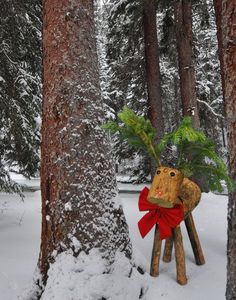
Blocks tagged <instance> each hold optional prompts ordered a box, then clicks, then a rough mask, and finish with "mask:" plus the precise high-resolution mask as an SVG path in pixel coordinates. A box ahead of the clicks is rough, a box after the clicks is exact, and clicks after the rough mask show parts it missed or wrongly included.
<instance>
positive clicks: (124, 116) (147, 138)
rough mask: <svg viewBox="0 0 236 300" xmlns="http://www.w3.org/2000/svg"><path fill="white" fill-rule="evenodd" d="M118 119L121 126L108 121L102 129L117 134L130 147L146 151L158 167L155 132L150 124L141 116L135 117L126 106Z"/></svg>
mask: <svg viewBox="0 0 236 300" xmlns="http://www.w3.org/2000/svg"><path fill="white" fill-rule="evenodd" d="M118 117H119V119H120V120H121V121H122V122H123V126H120V125H118V124H117V123H115V122H114V121H109V122H107V123H106V124H105V125H103V126H102V127H103V128H104V129H109V130H111V131H112V132H113V133H118V134H119V136H120V138H121V139H124V140H127V141H128V143H129V144H130V145H131V146H134V147H136V148H141V149H143V150H145V151H147V152H148V153H149V155H150V156H151V157H153V158H154V159H155V161H156V163H157V165H158V166H160V165H161V163H160V159H159V156H158V155H157V154H156V152H155V149H154V144H153V143H154V137H155V132H156V130H155V129H154V127H153V126H152V124H151V122H150V121H149V120H147V119H145V118H144V117H143V116H137V115H136V114H135V113H134V112H133V111H132V110H131V109H129V108H128V107H127V106H125V107H124V108H123V110H122V111H121V112H120V113H119V114H118Z"/></svg>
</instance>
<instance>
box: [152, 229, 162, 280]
mask: <svg viewBox="0 0 236 300" xmlns="http://www.w3.org/2000/svg"><path fill="white" fill-rule="evenodd" d="M161 244H162V241H161V239H160V232H159V229H158V225H156V229H155V236H154V242H153V249H152V260H151V270H150V275H151V276H153V277H157V276H158V275H159V263H160V256H161Z"/></svg>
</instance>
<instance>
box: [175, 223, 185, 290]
mask: <svg viewBox="0 0 236 300" xmlns="http://www.w3.org/2000/svg"><path fill="white" fill-rule="evenodd" d="M173 239H174V245H175V260H176V271H177V282H178V283H179V284H181V285H184V284H186V283H187V281H188V280H187V276H186V266H185V254H184V247H183V238H182V234H181V229H180V226H177V227H176V228H174V229H173Z"/></svg>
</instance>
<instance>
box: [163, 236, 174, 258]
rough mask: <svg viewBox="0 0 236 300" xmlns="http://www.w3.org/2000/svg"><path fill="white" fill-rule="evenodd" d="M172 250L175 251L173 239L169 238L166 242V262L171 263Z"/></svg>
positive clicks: (164, 256)
mask: <svg viewBox="0 0 236 300" xmlns="http://www.w3.org/2000/svg"><path fill="white" fill-rule="evenodd" d="M172 249H173V238H172V237H169V238H168V239H166V242H165V249H164V254H163V258H162V259H163V261H164V262H166V263H168V262H170V261H171V255H172Z"/></svg>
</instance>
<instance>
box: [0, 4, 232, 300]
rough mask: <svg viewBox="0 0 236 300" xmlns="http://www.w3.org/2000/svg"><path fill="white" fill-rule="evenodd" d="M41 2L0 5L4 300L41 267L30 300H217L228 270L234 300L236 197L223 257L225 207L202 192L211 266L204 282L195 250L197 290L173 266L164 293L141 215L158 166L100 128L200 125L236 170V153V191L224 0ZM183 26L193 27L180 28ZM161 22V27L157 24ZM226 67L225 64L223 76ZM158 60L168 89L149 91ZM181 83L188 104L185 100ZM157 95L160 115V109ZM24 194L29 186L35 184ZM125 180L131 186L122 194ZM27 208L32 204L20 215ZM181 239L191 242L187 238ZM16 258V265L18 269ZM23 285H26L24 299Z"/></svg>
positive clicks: (191, 272)
mask: <svg viewBox="0 0 236 300" xmlns="http://www.w3.org/2000/svg"><path fill="white" fill-rule="evenodd" d="M223 2H224V3H226V2H229V3H231V4H232V3H233V2H232V1H230V0H223ZM43 3H44V5H42V1H41V0H30V1H29V0H26V1H23V2H22V1H18V0H14V1H10V0H9V1H5V2H4V3H2V6H1V11H0V25H1V30H0V42H1V47H0V51H1V59H0V122H1V123H0V192H1V195H0V196H1V197H0V213H1V215H0V216H1V219H0V222H1V223H0V224H1V226H0V228H1V230H2V235H1V236H0V244H1V245H3V246H2V247H1V248H0V257H2V260H0V264H2V265H3V266H4V268H1V272H0V276H1V278H2V279H1V280H0V281H1V283H0V289H3V297H5V298H6V299H7V300H8V299H12V298H11V297H12V295H14V296H16V295H19V292H20V293H21V292H22V290H23V284H25V282H23V281H24V280H25V279H26V278H27V279H28V280H29V279H32V273H33V271H32V268H33V267H32V266H34V267H35V266H36V264H37V262H36V261H37V259H38V264H37V268H36V271H35V273H34V278H33V283H32V287H31V288H28V289H27V290H26V293H25V295H23V296H22V297H23V298H20V299H24V300H26V299H27V300H33V299H37V300H38V299H45V300H49V299H57V300H64V299H70V300H74V299H89V300H90V299H91V300H98V299H99V300H101V299H104V300H106V299H112V300H121V299H122V300H130V299H132V298H133V299H141V298H142V299H145V300H152V299H156V295H157V294H158V298H159V297H163V296H166V297H167V299H170V300H171V299H176V297H177V298H178V299H179V298H186V299H188V298H189V299H194V300H195V299H199V297H200V298H201V299H203V300H204V299H209V298H211V297H212V298H213V297H214V299H219V300H220V299H222V296H223V295H225V281H226V258H228V265H227V270H228V273H227V276H228V277H227V289H226V291H227V292H226V298H227V297H228V298H227V300H228V299H230V300H231V299H234V295H236V285H235V283H234V277H235V276H234V271H235V268H234V264H235V257H234V250H235V244H233V243H234V242H235V237H234V236H233V235H234V231H233V230H232V229H233V228H235V226H234V224H235V223H234V222H235V215H234V208H235V205H234V203H233V201H235V195H236V194H235V193H234V194H233V193H230V194H229V195H230V197H229V208H230V209H229V210H228V221H229V223H228V224H229V226H228V248H227V250H228V252H227V255H226V238H227V233H226V220H227V217H226V211H227V207H226V206H227V197H226V195H224V196H223V195H216V194H214V193H208V194H206V193H204V192H207V191H208V190H207V188H206V186H204V183H203V182H201V181H199V183H200V184H199V185H200V186H201V188H202V192H203V193H202V198H203V201H201V205H202V206H201V212H200V210H199V208H197V209H196V211H194V217H195V221H196V224H198V233H199V235H200V236H201V243H202V246H203V249H204V254H205V255H206V258H207V259H206V261H207V264H206V265H204V266H202V267H201V268H204V269H203V270H202V269H201V268H199V269H195V267H196V265H195V263H194V260H193V253H192V249H191V247H190V245H187V247H186V248H185V249H186V261H187V268H188V276H189V277H190V280H189V285H188V286H187V287H186V289H182V286H181V288H180V287H179V286H178V287H176V282H174V280H173V279H174V278H175V268H174V265H173V264H174V262H173V260H172V262H171V263H170V264H169V265H168V266H167V265H166V264H163V265H162V267H161V272H162V273H163V277H161V276H160V281H158V282H160V285H158V284H157V281H155V278H153V277H151V276H149V274H148V273H149V262H150V258H151V246H150V245H152V241H153V240H152V239H153V234H151V235H149V237H148V238H147V239H146V240H142V239H141V238H140V236H139V234H138V232H137V222H138V220H139V218H140V213H138V209H137V197H138V196H137V194H135V193H137V192H139V191H140V190H141V188H143V187H144V185H148V184H150V179H151V174H152V175H153V171H154V164H153V161H152V160H150V158H149V157H148V155H147V154H146V153H145V152H143V151H141V150H137V149H135V148H132V147H131V146H130V145H129V144H128V143H127V142H126V141H121V140H120V139H119V138H118V136H116V135H113V136H109V134H107V135H108V137H109V139H110V141H111V144H112V150H111V149H110V145H109V142H108V140H107V135H106V133H105V131H104V130H103V129H101V126H100V125H101V123H104V122H105V121H107V120H110V119H113V120H114V121H118V120H119V118H118V113H119V112H120V111H121V109H122V108H123V107H124V106H125V105H127V106H128V107H129V108H131V109H132V110H134V111H135V112H136V113H137V114H138V115H142V116H145V117H149V118H150V119H151V122H152V124H153V125H154V127H155V128H156V129H157V136H156V137H155V139H156V140H158V139H159V138H160V137H161V136H162V135H163V134H164V133H166V132H169V131H171V130H173V129H174V128H176V127H177V125H178V124H180V122H181V119H182V116H183V115H185V116H186V115H191V116H192V120H193V125H194V127H195V128H198V129H199V127H200V129H201V130H203V131H204V133H206V135H207V136H208V137H210V138H211V139H212V140H214V142H215V144H216V148H217V149H216V150H217V152H218V154H219V155H220V157H222V158H223V160H224V161H225V162H226V164H228V149H229V154H230V155H229V157H230V159H229V164H230V167H231V168H229V170H230V172H231V175H232V177H233V179H235V172H234V171H235V166H234V161H235V156H234V153H235V151H234V149H235V148H234V147H235V143H234V140H233V138H232V137H233V134H234V127H233V125H232V124H233V117H234V115H233V114H234V113H235V109H234V104H235V102H233V101H235V98H234V94H233V93H232V95H231V94H230V92H231V90H233V88H235V86H234V87H233V88H232V89H231V87H232V85H233V84H232V82H235V80H233V79H234V77H233V75H232V77H230V76H231V73H232V74H234V72H231V71H232V70H233V71H234V69H231V67H232V65H233V64H231V65H230V62H231V61H230V59H232V57H233V55H232V57H231V58H229V59H228V57H230V55H228V53H230V54H231V52H227V51H226V48H224V47H225V44H224V41H222V40H220V34H221V33H220V30H221V29H222V28H223V29H224V30H225V31H224V32H226V31H227V28H228V27H229V26H228V23H227V24H226V22H225V23H224V22H223V21H222V20H218V21H217V20H216V18H215V11H216V12H217V11H218V13H219V15H218V17H219V16H220V15H221V13H222V11H220V9H221V8H222V3H221V1H218V0H192V1H186V0H175V1H174V0H159V1H155V0H153V1H151V0H150V1H149V0H134V1H129V0H99V1H84V0H83V1H82V0H76V1H74V0H68V1H61V2H60V1H56V0H55V1H49V0H45V1H44V2H43ZM58 3H59V4H60V5H58ZM93 3H94V6H93ZM155 5H157V7H156V10H155ZM217 5H218V8H217ZM233 5H234V4H233ZM229 7H230V6H229ZM233 7H234V9H235V6H233ZM60 9H61V10H60ZM229 10H230V9H229ZM94 11H95V25H96V28H95V27H94V14H93V12H94ZM225 11H226V9H225ZM52 12H53V13H52ZM148 14H149V15H148ZM181 14H182V15H181ZM222 16H223V14H222V15H221V17H222ZM225 16H226V15H225ZM225 16H224V17H225ZM149 17H150V18H149ZM181 17H182V19H183V20H184V19H185V20H184V21H183V23H181ZM216 17H217V16H216ZM151 19H152V21H153V20H154V24H153V23H152V25H151V26H149V25H150V24H149V23H148V22H150V23H151V21H150V20H151ZM58 20H60V21H61V20H62V22H61V23H60V22H59V21H58ZM78 20H79V22H78ZM221 21H222V23H220V22H221ZM57 22H58V23H57ZM216 23H217V24H216ZM48 24H49V26H48ZM57 25H58V26H57ZM50 26H52V27H50ZM227 26H228V27H227ZM49 27H50V28H52V30H51V29H50V28H49ZM59 27H60V28H59ZM155 28H157V34H156V32H155V30H156V29H155ZM95 31H96V34H95V36H96V43H95V36H94V32H95ZM42 32H43V35H42ZM75 33H78V34H75ZM181 34H182V38H181ZM228 34H229V33H228ZM230 34H231V33H230ZM230 34H229V36H230ZM153 36H155V38H154V39H153ZM225 36H226V35H225ZM225 36H221V38H222V39H223V38H225ZM156 37H157V38H158V40H156ZM186 37H187V38H186ZM217 37H218V39H219V40H217ZM185 38H186V39H185ZM227 38H228V36H227ZM152 39H153V45H154V44H155V45H156V49H154V50H155V51H156V52H155V51H154V52H155V55H154V56H153V55H152V54H153V53H151V51H150V49H149V50H148V48H149V46H150V44H152V41H151V40H152ZM184 40H185V42H186V40H187V44H188V47H185V45H187V44H185V45H184V42H183V41H184ZM150 41H151V42H150ZM230 42H231V41H230ZM181 43H182V44H181ZM96 44H97V45H96ZM180 44H181V45H180ZM42 45H44V48H43V49H42ZM68 46H69V47H68ZM96 46H97V48H96ZM231 46H232V45H231V44H230V43H229V45H228V44H227V47H231ZM218 47H219V48H218ZM220 47H221V48H220ZM187 48H188V49H187ZM222 49H223V50H224V51H222ZM233 49H234V48H233ZM152 50H153V49H152ZM227 50H228V48H227ZM63 51H64V52H63ZM148 51H149V52H148ZM226 52H227V53H226ZM96 53H97V54H98V64H99V65H98V66H97V55H96ZM232 53H233V50H232ZM235 53H236V52H235ZM60 55H61V56H60ZM223 56H224V57H223ZM153 57H155V58H156V60H155V59H154V60H155V62H154V60H153ZM185 57H187V60H188V63H187V66H186V60H185ZM219 57H220V59H221V60H222V59H224V64H223V63H222V61H221V64H220V61H219ZM74 58H75V59H74ZM152 60H153V61H152ZM61 61H62V62H61ZM68 62H69V63H68ZM152 62H153V67H154V69H155V68H156V70H155V71H156V73H155V72H154V73H155V76H157V77H155V78H151V80H150V74H151V73H152V72H153V69H152ZM228 62H229V63H228ZM227 63H228V64H227ZM42 65H43V66H44V68H43V67H42ZM154 65H155V66H154ZM159 66H160V74H159ZM98 67H99V68H98ZM223 67H224V69H225V72H226V71H227V74H226V75H227V76H228V77H227V78H229V77H230V80H228V81H227V86H226V87H224V85H225V81H224V80H225V78H226V77H225V76H224V75H225V74H223V72H224V70H223ZM98 69H99V75H98V72H97V71H98ZM151 69H152V70H151ZM181 72H182V75H181ZM183 72H185V75H183ZM42 74H43V75H42ZM54 74H55V76H54ZM229 75H230V76H229ZM98 77H99V78H98ZM158 78H159V79H160V80H159V79H158ZM157 82H158V83H157ZM153 83H154V85H153ZM183 83H185V86H184V89H185V90H186V91H187V94H188V98H189V99H186V97H185V96H186V95H185V96H184V95H183ZM155 84H156V86H155ZM222 85H223V86H222ZM84 87H85V88H84ZM152 89H153V90H155V92H156V95H155V97H154V98H156V100H157V102H156V103H157V104H156V103H153V102H151V98H152V96H151V92H153V90H152ZM222 90H223V92H222ZM50 92H51V94H50ZM42 94H43V96H42ZM100 94H101V98H102V101H100ZM185 94H186V93H185ZM184 97H185V98H184ZM42 98H44V100H42ZM225 107H226V119H225V111H224V110H225ZM227 109H228V111H227ZM42 111H43V116H42ZM104 111H105V120H104V116H103V112H104ZM152 111H155V113H156V112H157V116H158V118H156V119H155V118H154V117H153V116H152V114H151V113H150V112H152ZM158 112H159V114H158ZM160 112H162V113H160ZM193 112H195V114H194V113H193ZM226 120H227V128H226ZM199 121H200V122H199ZM198 122H199V123H200V124H199V123H198ZM230 122H231V123H232V124H231V123H230ZM229 123H230V125H231V127H230V126H229ZM196 124H197V125H196ZM199 125H200V126H199ZM227 131H228V135H227ZM41 134H42V137H41ZM227 136H228V144H229V145H227ZM230 138H231V139H230ZM40 146H41V148H40ZM227 146H228V147H227ZM40 151H42V153H40ZM230 151H231V152H230ZM110 152H112V154H113V157H114V161H115V171H116V177H117V179H118V181H119V184H118V188H119V191H120V194H118V189H117V184H116V180H115V174H114V172H113V171H114V170H113V161H112V159H111V157H110ZM171 155H172V152H171V151H170V152H168V147H167V150H166V152H165V153H164V155H163V156H162V159H163V162H165V163H166V164H167V165H169V166H173V165H172V164H171V161H173V157H172V156H171ZM40 160H41V161H40ZM40 175H42V176H41V192H40V191H36V192H35V189H34V187H33V188H32V189H31V188H30V187H29V185H32V182H34V181H33V180H31V183H30V184H29V181H28V179H35V182H37V188H36V189H38V190H39V189H40V188H39V177H40ZM17 176H18V177H17ZM22 176H24V179H23V181H22ZM16 178H18V179H17V180H15V179H16ZM19 178H20V180H19ZM25 178H26V179H25ZM20 182H23V183H26V182H27V185H28V186H26V185H24V184H23V185H21V184H20ZM121 182H122V183H123V182H125V183H126V187H125V188H124V185H122V183H121ZM127 183H129V184H127ZM134 184H137V185H134ZM138 184H139V185H138ZM140 184H141V185H140ZM205 188H206V189H205ZM122 189H123V190H122ZM127 189H128V191H127ZM224 192H226V194H227V191H224ZM19 196H20V197H21V198H22V199H25V200H24V201H25V202H22V201H18V202H17V203H16V201H15V200H16V199H19V198H20V197H19ZM40 198H41V200H42V206H41V208H40V205H41V203H40ZM123 207H124V211H123ZM231 208H232V209H231ZM40 217H42V219H41V221H40ZM126 219H127V222H126ZM199 224H200V225H199ZM40 225H41V229H42V231H41V246H40V251H38V250H39V249H38V248H39V240H40V234H39V231H40V229H39V226H40ZM153 231H154V228H153ZM153 231H152V233H153ZM10 237H13V238H12V239H11V238H10ZM183 237H184V239H185V240H188V236H187V233H186V230H185V231H183ZM16 249H17V251H16ZM193 250H194V249H193ZM231 250H232V251H231ZM15 252H17V253H15ZM38 252H39V253H40V254H39V256H38ZM16 254H17V255H16ZM9 257H14V259H13V260H12V259H9V261H8V258H9ZM4 258H7V259H5V260H6V262H5V260H4ZM29 266H30V268H28V267H29ZM235 266H236V265H235ZM17 268H18V269H17ZM170 270H171V271H170ZM8 274H9V275H8ZM14 276H15V277H14ZM27 276H28V277H27ZM21 277H22V278H21ZM21 279H22V282H21ZM211 279H212V280H211ZM14 280H16V281H15V282H21V283H20V284H19V285H20V288H19V290H18V287H16V285H15V283H14ZM158 280H159V278H158ZM199 291H201V293H200V292H199ZM11 292H12V294H11ZM4 293H5V294H4ZM134 293H135V296H133V295H134ZM204 297H205V298H204ZM217 297H218V298H217ZM4 300H5V299H4Z"/></svg>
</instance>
